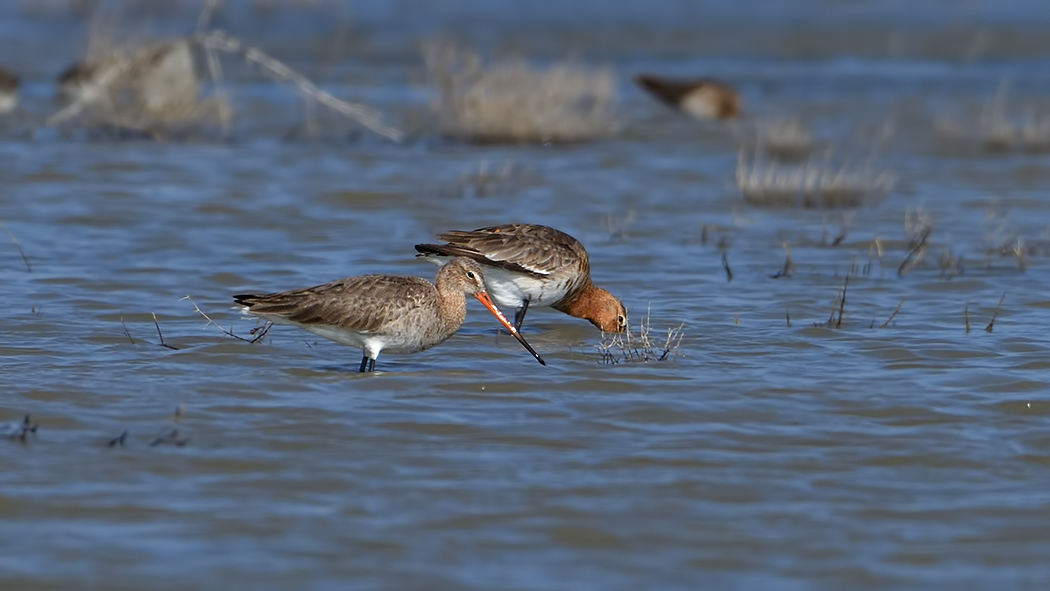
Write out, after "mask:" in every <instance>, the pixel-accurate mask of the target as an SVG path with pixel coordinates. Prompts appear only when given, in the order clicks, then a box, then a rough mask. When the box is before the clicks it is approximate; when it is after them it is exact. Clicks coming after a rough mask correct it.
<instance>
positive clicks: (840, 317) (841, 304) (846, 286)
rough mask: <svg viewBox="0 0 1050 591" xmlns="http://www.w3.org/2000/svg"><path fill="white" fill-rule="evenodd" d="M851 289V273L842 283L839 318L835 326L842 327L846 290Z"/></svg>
mask: <svg viewBox="0 0 1050 591" xmlns="http://www.w3.org/2000/svg"><path fill="white" fill-rule="evenodd" d="M847 289H849V273H847V274H846V281H844V282H843V283H842V299H840V300H839V319H838V320H836V321H835V328H842V313H843V311H845V309H846V290H847Z"/></svg>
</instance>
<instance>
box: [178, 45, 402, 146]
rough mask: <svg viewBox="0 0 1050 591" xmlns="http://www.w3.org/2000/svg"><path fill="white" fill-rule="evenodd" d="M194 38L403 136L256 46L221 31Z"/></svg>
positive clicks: (389, 134)
mask: <svg viewBox="0 0 1050 591" xmlns="http://www.w3.org/2000/svg"><path fill="white" fill-rule="evenodd" d="M193 39H194V41H196V42H197V43H199V44H200V45H202V46H203V47H205V48H211V49H216V50H219V51H225V52H227V53H232V54H236V55H239V56H241V57H243V58H244V59H245V60H247V61H250V62H253V63H256V64H258V65H259V66H261V67H262V68H263V70H264V71H265V72H268V73H269V74H270V75H271V76H273V77H274V78H276V79H277V80H279V81H286V82H290V83H291V84H292V85H294V86H295V87H296V88H298V89H299V92H301V93H303V94H304V95H306V96H308V97H310V98H312V99H313V100H315V101H317V102H319V103H321V104H322V105H324V106H326V107H328V108H330V109H332V110H333V111H336V112H337V113H340V114H342V115H345V116H347V117H349V118H351V119H353V120H354V121H357V122H358V123H360V124H361V125H363V126H364V127H366V128H368V129H370V130H372V131H373V132H375V133H377V134H379V135H381V136H383V137H386V138H389V139H390V140H392V141H395V142H400V141H401V140H402V139H403V138H404V134H403V133H402V132H401V131H398V130H397V129H394V128H393V127H390V126H388V125H385V124H383V123H382V122H381V121H380V120H379V116H378V114H377V113H376V112H375V111H374V110H372V109H371V108H369V107H367V106H365V105H360V104H356V103H350V102H347V101H344V100H341V99H338V98H336V97H334V96H332V95H331V94H329V93H327V92H325V91H324V90H322V89H320V88H318V86H317V85H316V84H314V83H313V82H311V81H310V80H309V79H308V78H306V77H305V76H303V75H302V74H300V73H298V72H296V71H295V70H293V69H291V68H289V67H288V66H286V65H285V64H284V63H282V62H279V61H277V60H276V59H274V58H272V57H270V56H269V55H266V54H265V53H263V52H262V51H259V50H258V49H255V48H253V47H246V46H245V45H244V43H242V42H241V41H240V40H239V39H237V38H235V37H231V36H229V35H227V34H226V33H223V32H222V31H212V32H210V33H205V34H199V35H196V36H194V37H193Z"/></svg>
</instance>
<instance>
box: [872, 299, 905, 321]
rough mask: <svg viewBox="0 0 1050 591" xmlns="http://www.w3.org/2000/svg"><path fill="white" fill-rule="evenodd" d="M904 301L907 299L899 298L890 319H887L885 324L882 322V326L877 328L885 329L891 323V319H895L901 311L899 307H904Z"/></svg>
mask: <svg viewBox="0 0 1050 591" xmlns="http://www.w3.org/2000/svg"><path fill="white" fill-rule="evenodd" d="M906 299H908V296H904V297H903V298H901V303H899V304H897V309H896V310H894V311H893V314H890V317H889V318H887V319H886V322H883V323H882V326H880V327H879V328H886V327H887V326H889V325H890V323H891V322H893V319H894V318H896V317H897V313H898V312H900V311H901V306H903V305H904V300H906Z"/></svg>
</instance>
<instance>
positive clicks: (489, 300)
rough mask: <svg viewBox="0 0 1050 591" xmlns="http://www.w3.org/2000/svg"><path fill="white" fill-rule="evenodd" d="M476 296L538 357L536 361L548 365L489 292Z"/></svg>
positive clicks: (523, 345)
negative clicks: (500, 309)
mask: <svg viewBox="0 0 1050 591" xmlns="http://www.w3.org/2000/svg"><path fill="white" fill-rule="evenodd" d="M474 297H476V298H478V301H479V302H481V303H482V304H484V305H485V307H486V308H488V309H489V312H492V315H493V316H495V317H496V318H498V319H499V321H500V324H502V325H503V328H506V329H507V330H508V331H509V332H510V334H512V335H514V338H516V339H518V342H519V343H521V346H522V347H525V349H526V350H527V351H528V352H529V353H532V356H533V357H535V358H536V361H539V362H540V365H547V362H546V361H544V360H543V358H542V357H540V354H539V353H537V352H536V349H533V348H532V345H530V344H529V342H528V341H526V340H525V337H523V336H521V333H520V332H518V331H517V330H516V329H515V328H514V325H513V324H511V323H510V322H508V321H507V317H506V316H504V315H503V312H500V311H499V308H497V307H496V304H495V303H493V301H492V298H491V297H489V294H488V292H485V291H483V292H481V293H478V294H474Z"/></svg>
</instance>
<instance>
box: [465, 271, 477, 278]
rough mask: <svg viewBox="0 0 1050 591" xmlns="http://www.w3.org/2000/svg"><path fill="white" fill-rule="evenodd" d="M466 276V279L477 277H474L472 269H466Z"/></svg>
mask: <svg viewBox="0 0 1050 591" xmlns="http://www.w3.org/2000/svg"><path fill="white" fill-rule="evenodd" d="M467 278H468V279H477V277H474V271H467Z"/></svg>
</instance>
